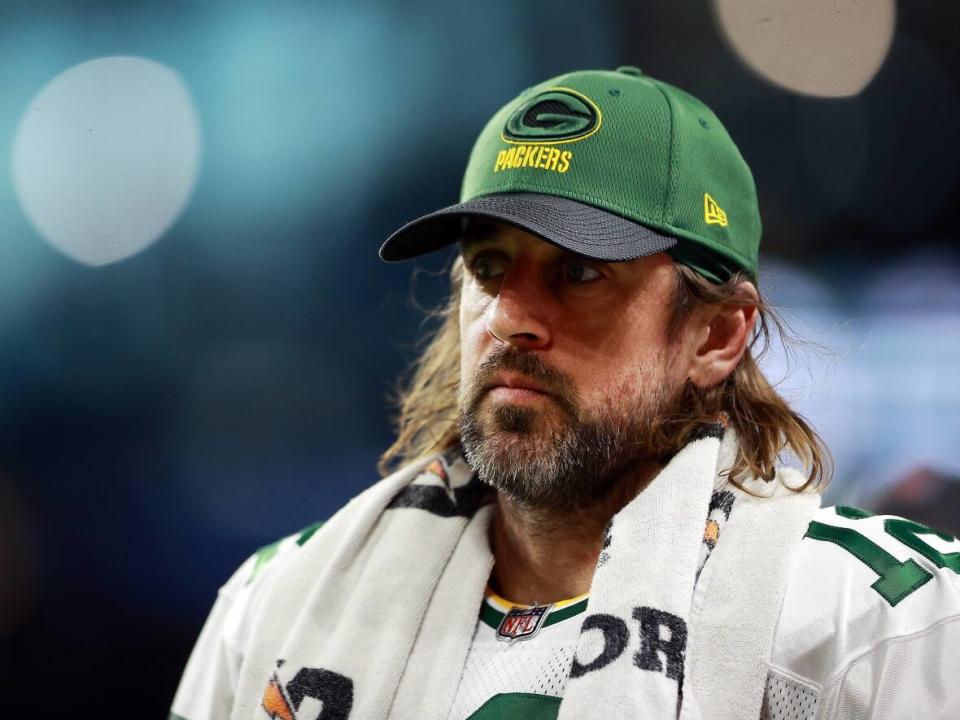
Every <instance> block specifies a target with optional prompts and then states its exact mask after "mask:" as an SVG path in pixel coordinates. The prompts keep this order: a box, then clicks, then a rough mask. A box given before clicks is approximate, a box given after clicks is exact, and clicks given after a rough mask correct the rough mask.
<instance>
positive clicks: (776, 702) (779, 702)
mask: <svg viewBox="0 0 960 720" xmlns="http://www.w3.org/2000/svg"><path fill="white" fill-rule="evenodd" d="M819 704H820V697H819V695H818V694H817V692H816V691H815V690H813V689H811V688H809V687H807V686H806V685H803V684H801V683H798V682H796V681H794V680H792V679H790V678H788V677H783V676H782V675H779V674H777V673H773V672H771V673H770V674H769V675H768V676H767V691H766V693H765V694H764V696H763V707H762V708H761V710H760V720H811V719H812V718H814V717H815V716H816V714H817V709H818V707H819Z"/></svg>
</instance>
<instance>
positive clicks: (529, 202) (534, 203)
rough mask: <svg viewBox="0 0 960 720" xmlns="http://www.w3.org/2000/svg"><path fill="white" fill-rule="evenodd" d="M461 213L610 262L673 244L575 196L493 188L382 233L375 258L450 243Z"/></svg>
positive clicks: (389, 258)
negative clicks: (387, 234) (384, 235)
mask: <svg viewBox="0 0 960 720" xmlns="http://www.w3.org/2000/svg"><path fill="white" fill-rule="evenodd" d="M465 217H483V218H490V219H492V220H500V221H503V222H506V223H509V224H511V225H515V226H517V227H519V228H521V229H523V230H526V231H527V232H530V233H533V234H534V235H538V236H539V237H542V238H543V239H544V240H547V241H549V242H552V243H553V244H555V245H559V246H560V247H563V248H566V249H567V250H571V251H573V252H575V253H578V254H580V255H585V256H586V257H589V258H593V259H595V260H606V261H610V262H618V261H623V260H634V259H636V258H640V257H647V256H648V255H653V254H655V253H658V252H661V251H663V250H667V249H669V248H672V247H673V246H674V245H676V244H677V239H676V238H674V237H671V236H669V235H661V234H660V233H658V232H656V231H654V230H651V229H650V228H648V227H646V226H644V225H640V224H639V223H636V222H634V221H632V220H627V219H626V218H624V217H621V216H620V215H615V214H614V213H611V212H607V211H605V210H600V209H598V208H595V207H593V206H592V205H585V204H584V203H581V202H577V201H576V200H570V199H568V198H565V197H560V196H558V195H543V194H540V193H497V194H495V195H484V196H481V197H478V198H474V199H473V200H468V201H467V202H465V203H460V204H459V205H451V206H450V207H446V208H443V209H442V210H437V211H436V212H432V213H430V214H429V215H424V216H423V217H419V218H417V219H416V220H412V221H411V222H408V223H407V224H406V225H404V226H403V227H402V228H400V229H399V230H397V231H396V232H395V233H393V234H392V235H391V236H390V237H389V238H387V241H386V242H385V243H384V244H383V246H382V247H381V248H380V258H381V259H383V260H386V261H387V262H396V261H398V260H408V259H410V258H413V257H417V256H418V255H423V254H425V253H428V252H432V251H434V250H439V249H440V248H443V247H446V246H447V245H450V244H452V243H455V242H457V240H459V238H460V234H461V230H462V223H461V219H462V218H465Z"/></svg>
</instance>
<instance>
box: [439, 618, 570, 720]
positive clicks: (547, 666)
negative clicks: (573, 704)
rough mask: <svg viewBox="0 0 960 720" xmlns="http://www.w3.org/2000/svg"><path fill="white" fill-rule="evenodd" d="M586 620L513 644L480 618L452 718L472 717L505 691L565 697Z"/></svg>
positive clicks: (566, 623)
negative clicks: (582, 626)
mask: <svg viewBox="0 0 960 720" xmlns="http://www.w3.org/2000/svg"><path fill="white" fill-rule="evenodd" d="M488 602H489V601H488ZM582 620H583V614H582V613H581V614H579V615H575V616H573V617H570V618H567V619H566V620H562V621H560V622H558V623H556V624H554V625H549V626H547V627H544V628H541V629H540V631H539V632H538V633H537V634H536V635H534V636H533V637H530V638H525V639H522V640H514V641H513V642H505V641H503V640H498V639H497V631H496V630H495V629H494V628H492V627H490V626H489V625H487V624H486V623H485V622H483V621H482V620H478V621H477V627H476V630H475V631H474V635H473V642H472V644H471V645H470V652H469V654H468V655H467V662H466V664H465V666H464V669H463V676H462V677H461V679H460V685H459V687H458V688H457V696H456V699H455V700H454V703H453V708H452V709H451V711H450V715H449V720H466V718H469V717H470V715H471V714H472V713H474V712H475V711H476V710H477V708H479V707H480V706H481V705H483V704H484V703H485V702H487V701H488V700H489V699H490V698H492V697H493V696H494V695H497V694H499V693H521V692H522V693H535V694H537V695H549V696H551V697H563V690H564V688H565V687H566V683H567V676H568V675H569V674H570V666H571V665H572V664H573V655H574V652H575V651H576V648H577V638H578V637H579V635H580V623H581V621H582Z"/></svg>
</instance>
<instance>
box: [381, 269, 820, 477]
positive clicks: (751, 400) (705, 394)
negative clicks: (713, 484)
mask: <svg viewBox="0 0 960 720" xmlns="http://www.w3.org/2000/svg"><path fill="white" fill-rule="evenodd" d="M674 267H675V269H676V287H675V292H674V296H673V298H672V301H671V307H670V326H669V334H670V336H671V337H675V336H676V334H677V333H679V332H681V331H682V330H683V327H684V324H685V322H686V320H687V318H688V317H689V316H690V313H691V312H692V311H693V308H694V307H696V306H697V305H698V304H701V303H710V304H712V303H724V304H735V305H742V306H753V307H755V308H756V309H757V316H758V321H757V324H756V326H755V328H754V333H753V336H752V338H751V340H750V343H749V346H748V348H747V350H746V351H745V352H744V354H743V357H742V358H741V360H740V363H739V364H738V365H737V367H736V368H735V369H734V371H733V372H732V373H731V374H730V375H729V376H728V377H727V378H726V379H725V380H724V381H723V382H721V383H719V384H718V385H715V386H713V387H711V388H707V389H705V390H704V389H702V388H697V387H695V386H693V385H692V384H691V383H687V385H686V387H685V388H684V390H683V396H682V401H681V403H680V407H681V408H682V412H679V413H677V414H674V415H672V416H669V417H668V418H666V419H665V421H664V422H662V423H660V424H659V432H658V433H657V436H656V437H655V438H654V447H655V452H656V454H658V455H663V456H669V455H670V454H672V453H673V452H676V450H678V449H679V448H680V447H682V446H683V445H684V444H685V443H686V442H687V441H688V440H689V439H690V438H691V437H693V436H694V435H695V434H696V433H697V432H699V430H700V429H701V428H702V426H703V424H704V423H705V422H708V421H710V420H712V419H715V418H716V417H717V416H718V415H719V414H720V413H721V412H725V413H726V414H727V416H728V417H729V418H730V423H731V424H732V425H733V427H734V428H735V429H736V431H737V434H738V438H739V441H740V453H739V456H738V457H737V459H736V460H735V462H734V465H733V467H732V468H731V471H730V480H731V481H732V482H734V483H736V484H737V485H739V484H740V481H741V480H742V479H743V478H744V477H747V476H753V477H756V478H761V479H763V480H766V481H770V480H772V479H773V477H774V475H775V468H776V462H777V458H778V457H779V456H780V454H781V453H782V452H783V451H784V450H789V451H791V452H792V453H793V454H794V455H795V456H796V457H797V458H798V459H799V460H800V461H801V462H802V463H803V466H804V469H805V472H806V474H807V482H806V483H805V484H804V485H803V486H802V488H798V489H807V488H808V487H815V488H819V489H822V488H823V487H824V486H825V485H826V484H827V482H828V481H829V478H830V470H831V459H830V454H829V452H828V450H827V449H826V446H825V445H824V443H823V441H822V439H821V438H820V436H819V435H818V434H817V433H816V431H815V430H814V429H813V428H812V427H811V426H810V425H809V423H807V421H806V420H804V418H803V417H801V416H800V415H799V414H798V413H797V412H795V411H794V410H793V409H792V408H791V407H790V406H789V404H788V403H787V402H786V401H785V400H784V399H783V398H782V397H781V396H780V395H779V394H778V393H777V391H776V390H775V389H774V388H773V387H772V386H771V385H770V383H769V382H768V381H767V379H766V378H765V377H764V375H763V373H762V372H761V371H760V368H759V367H758V365H757V358H758V357H759V355H762V353H763V352H764V351H765V350H766V348H767V347H768V346H769V343H770V336H771V327H776V328H777V329H778V331H779V334H780V337H781V338H788V337H789V333H788V332H787V329H786V327H785V325H784V323H783V322H782V321H781V320H780V319H779V318H778V317H777V315H776V314H775V312H774V311H773V309H772V308H771V307H770V306H768V305H767V304H766V303H765V302H764V301H763V299H762V298H760V297H759V295H758V296H757V297H756V298H753V297H751V296H749V295H747V294H745V293H742V292H740V290H739V287H738V286H739V285H740V284H741V283H742V282H743V280H744V279H745V278H744V276H742V275H740V274H737V275H735V276H734V277H732V278H730V279H729V280H728V281H727V282H725V283H723V284H721V285H718V284H714V283H711V282H709V281H707V280H705V279H704V278H702V277H701V276H700V275H698V274H697V273H696V272H694V271H693V270H691V269H690V268H688V267H686V266H685V265H681V264H679V263H675V264H674ZM462 287H463V262H462V260H461V258H460V257H459V256H457V258H456V259H455V260H454V262H453V264H452V266H451V268H450V296H449V298H448V299H447V301H446V302H445V303H444V304H443V305H442V306H440V307H439V308H437V309H436V310H433V311H430V312H429V315H430V317H432V318H434V319H436V320H438V321H439V326H438V327H437V329H436V330H435V331H434V332H433V334H432V335H429V336H427V337H426V339H425V340H426V344H425V346H424V348H423V350H422V352H421V353H420V355H419V357H418V358H417V359H416V361H415V362H414V363H413V365H412V366H411V368H410V369H409V371H408V374H407V377H406V378H405V379H402V380H401V382H400V383H399V384H398V385H397V387H396V389H395V391H394V394H393V397H391V398H390V399H391V401H392V403H393V404H394V406H395V407H396V414H395V417H394V423H395V427H396V433H397V435H396V440H395V441H394V442H393V444H392V445H391V446H390V447H389V448H387V450H386V451H385V452H384V453H383V455H381V457H380V462H379V463H378V465H377V467H378V469H379V471H380V473H381V475H384V476H386V475H388V474H389V473H390V472H392V471H393V470H395V469H396V468H397V467H398V466H400V465H402V464H404V463H406V462H409V461H412V460H415V459H417V458H420V457H424V456H426V455H432V454H434V453H437V452H442V451H445V450H448V449H449V448H452V447H454V446H455V445H457V444H458V443H459V441H460V436H459V431H458V427H457V417H458V406H457V393H458V388H459V384H460V320H459V309H460V293H461V289H462ZM785 341H786V340H785Z"/></svg>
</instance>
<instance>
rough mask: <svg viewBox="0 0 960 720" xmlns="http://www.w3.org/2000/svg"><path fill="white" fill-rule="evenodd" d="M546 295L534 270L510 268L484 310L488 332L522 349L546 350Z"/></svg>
mask: <svg viewBox="0 0 960 720" xmlns="http://www.w3.org/2000/svg"><path fill="white" fill-rule="evenodd" d="M549 295H550V292H549V288H548V287H547V284H546V281H545V279H544V278H542V277H541V276H540V273H539V269H538V268H537V267H536V266H531V265H527V266H526V267H523V266H520V265H519V264H514V265H511V266H510V267H509V268H508V269H507V270H506V272H504V275H503V279H502V280H501V281H500V287H499V289H498V291H497V296H496V297H495V298H494V299H493V302H492V303H490V305H489V306H488V308H487V332H488V333H490V334H491V335H493V336H494V337H495V338H496V339H498V340H500V341H501V342H504V343H509V344H511V345H513V346H515V347H518V348H522V349H533V348H542V347H544V346H546V345H547V344H548V343H549V342H550V329H549V325H548V323H547V316H546V312H547V309H548V304H549V302H550V297H549Z"/></svg>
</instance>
